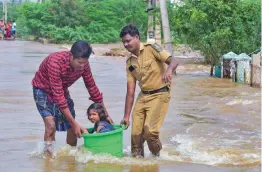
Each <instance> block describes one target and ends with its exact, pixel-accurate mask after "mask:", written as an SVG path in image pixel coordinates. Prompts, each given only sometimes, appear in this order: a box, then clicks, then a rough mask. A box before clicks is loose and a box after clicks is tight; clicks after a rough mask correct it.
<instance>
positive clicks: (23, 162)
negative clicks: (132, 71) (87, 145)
mask: <svg viewBox="0 0 262 172" xmlns="http://www.w3.org/2000/svg"><path fill="white" fill-rule="evenodd" d="M0 47H1V48H0V59H1V60H0V112H1V116H0V118H1V120H0V126H1V127H0V132H1V135H0V155H1V156H0V162H1V165H0V171H1V172H13V171H19V172H49V171H55V172H64V171H67V172H75V171H77V172H78V171H79V172H82V171H88V172H89V171H90V172H103V171H110V172H129V171H130V172H131V171H132V172H140V171H148V172H157V171H161V172H169V171H172V172H180V171H194V172H209V171H212V172H217V171H219V172H220V171H222V172H239V171H241V172H258V171H260V168H261V160H260V159H261V92H260V89H259V88H252V87H250V86H248V85H244V84H237V83H232V82H231V81H230V80H228V79H218V78H211V77H209V76H208V73H207V72H206V70H205V68H202V67H201V66H198V65H185V66H179V68H178V72H177V73H178V75H177V76H176V77H174V78H173V84H172V98H171V101H170V106H169V110H168V114H167V117H166V119H165V122H164V124H163V127H162V129H161V141H162V143H163V150H162V152H161V156H160V158H159V159H155V158H152V157H150V155H149V152H148V149H147V147H146V148H145V150H146V158H145V159H136V158H131V157H130V149H131V148H130V131H131V130H130V128H129V129H128V130H126V131H125V132H124V152H125V156H124V157H123V158H121V159H119V158H114V157H111V156H108V155H92V154H90V153H89V152H88V151H87V150H85V149H84V148H83V147H82V146H81V145H83V139H79V141H78V147H77V148H71V147H69V146H67V145H66V143H65V138H66V133H58V132H57V133H56V153H57V155H56V157H55V158H48V157H43V156H40V155H39V152H41V149H42V146H43V143H42V141H43V134H44V124H43V121H42V119H41V117H40V115H39V113H38V111H37V109H36V106H35V103H34V100H33V95H32V94H33V93H32V86H31V80H32V78H33V76H34V74H35V72H36V70H37V69H38V67H39V65H40V63H41V62H42V60H43V58H45V57H46V56H47V55H48V54H50V53H52V52H55V51H62V50H65V49H62V48H60V47H59V46H58V45H42V44H40V43H36V42H25V41H0ZM90 63H91V68H92V72H93V76H94V78H95V80H96V84H97V85H98V87H99V89H100V91H101V92H103V95H104V102H105V105H106V106H107V108H108V109H107V110H108V111H109V113H110V115H111V117H112V118H113V120H114V122H115V123H117V124H119V123H120V120H121V119H122V117H123V112H124V101H125V93H126V73H125V59H124V58H114V57H112V58H111V57H91V58H90ZM201 69H202V70H201ZM137 88H138V87H137ZM69 90H70V94H71V97H72V98H73V100H74V102H75V110H76V120H77V121H78V122H79V123H80V124H82V125H84V126H87V127H91V126H93V125H92V124H91V123H90V122H89V121H88V120H87V118H86V114H85V113H86V109H87V107H88V106H89V105H90V103H91V101H89V99H88V98H89V94H88V92H87V90H86V88H85V86H84V82H83V80H82V79H80V80H79V81H77V82H76V83H75V84H74V85H73V86H72V87H70V88H69ZM138 92H139V88H138V89H137V93H138ZM145 145H146V144H145Z"/></svg>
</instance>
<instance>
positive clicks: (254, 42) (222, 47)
mask: <svg viewBox="0 0 262 172" xmlns="http://www.w3.org/2000/svg"><path fill="white" fill-rule="evenodd" d="M170 7H171V8H169V11H170V14H169V15H170V23H171V26H172V27H171V30H172V31H173V37H174V38H176V39H177V41H178V42H182V43H186V44H189V45H190V46H191V47H192V48H194V49H198V50H200V51H201V52H202V54H203V55H204V56H205V60H206V61H207V62H208V63H210V64H211V70H210V75H212V74H213V66H214V65H215V64H216V63H217V62H218V61H219V58H220V57H221V56H222V55H223V54H225V53H227V52H229V51H234V52H235V53H241V52H246V53H249V52H252V51H253V50H255V49H257V48H258V47H259V46H260V35H261V31H260V28H259V26H260V21H261V17H260V2H259V0H185V1H184V2H183V3H179V4H170Z"/></svg>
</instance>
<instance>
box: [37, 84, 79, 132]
mask: <svg viewBox="0 0 262 172" xmlns="http://www.w3.org/2000/svg"><path fill="white" fill-rule="evenodd" d="M33 94H34V100H35V103H36V107H37V109H38V111H39V113H40V115H41V116H42V117H43V118H44V117H47V116H50V115H52V116H53V117H54V119H55V125H56V131H67V130H68V129H69V128H71V125H70V123H69V121H68V120H67V119H66V117H65V116H64V114H63V113H62V112H61V111H60V109H59V107H58V106H57V105H56V104H55V103H54V102H53V101H52V100H50V98H49V97H48V94H47V93H46V92H45V91H43V90H41V89H39V88H35V87H33ZM67 103H68V107H69V110H70V112H71V114H72V116H73V118H75V110H74V102H73V100H72V99H71V98H70V96H69V97H68V98H67Z"/></svg>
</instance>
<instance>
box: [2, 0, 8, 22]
mask: <svg viewBox="0 0 262 172" xmlns="http://www.w3.org/2000/svg"><path fill="white" fill-rule="evenodd" d="M7 4H8V2H7V0H5V2H4V4H3V9H4V10H3V11H4V14H5V17H4V18H5V19H4V20H5V22H7Z"/></svg>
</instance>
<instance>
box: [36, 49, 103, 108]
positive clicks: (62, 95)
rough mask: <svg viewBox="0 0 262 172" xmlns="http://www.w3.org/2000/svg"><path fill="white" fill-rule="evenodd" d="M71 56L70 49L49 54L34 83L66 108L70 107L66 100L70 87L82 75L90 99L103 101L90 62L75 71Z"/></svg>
mask: <svg viewBox="0 0 262 172" xmlns="http://www.w3.org/2000/svg"><path fill="white" fill-rule="evenodd" d="M70 57H71V52H70V51H62V52H56V53H53V54H50V55H49V56H47V57H46V58H45V59H44V60H43V62H42V63H41V65H40V67H39V69H38V71H37V72H36V74H35V77H34V78H33V80H32V85H33V86H34V87H37V88H40V89H42V90H44V91H46V92H47V93H48V95H49V97H50V98H51V99H52V100H53V101H54V102H55V103H56V104H57V106H59V108H60V109H64V108H66V107H68V105H67V100H66V99H67V98H68V96H69V91H68V87H70V86H71V85H72V84H73V83H74V82H75V81H76V80H77V79H78V78H80V77H81V76H82V77H83V80H84V82H85V86H86V88H87V90H88V92H89V94H90V96H91V97H90V98H89V99H90V100H92V101H94V102H96V103H101V102H102V101H103V96H102V93H100V92H99V89H98V88H97V86H96V84H95V81H94V78H93V76H92V73H91V70H90V65H89V63H88V64H87V65H86V66H85V68H84V69H83V70H81V71H74V70H73V68H72V67H71V66H70Z"/></svg>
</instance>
